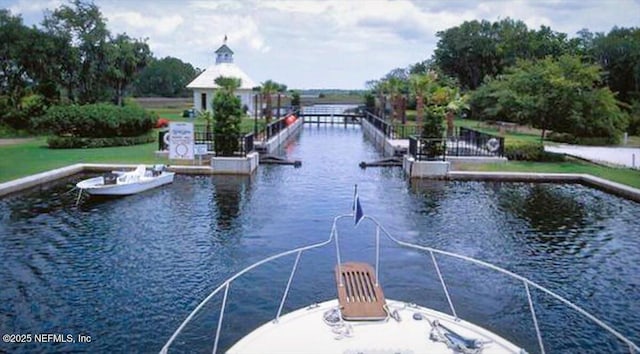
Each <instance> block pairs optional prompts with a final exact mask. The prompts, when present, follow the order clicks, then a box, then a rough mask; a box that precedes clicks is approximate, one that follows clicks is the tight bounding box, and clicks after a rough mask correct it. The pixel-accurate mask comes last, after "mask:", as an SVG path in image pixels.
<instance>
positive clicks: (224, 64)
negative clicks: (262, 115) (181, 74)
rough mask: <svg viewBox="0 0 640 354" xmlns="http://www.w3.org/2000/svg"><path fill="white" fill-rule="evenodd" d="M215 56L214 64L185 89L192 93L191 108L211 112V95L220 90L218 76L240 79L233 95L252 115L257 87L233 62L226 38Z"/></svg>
mask: <svg viewBox="0 0 640 354" xmlns="http://www.w3.org/2000/svg"><path fill="white" fill-rule="evenodd" d="M215 54H216V62H215V64H213V65H211V66H210V67H208V68H207V69H206V70H205V71H203V72H202V73H201V74H200V75H198V76H197V77H196V78H195V79H194V80H193V81H191V82H190V83H189V84H188V85H187V88H188V89H191V90H192V91H193V108H194V109H195V110H196V111H200V112H203V111H212V101H213V95H214V94H215V91H216V90H217V89H219V88H220V87H219V86H218V85H217V84H216V83H215V80H216V79H217V78H218V77H220V76H224V77H234V78H237V79H240V87H239V88H238V89H236V91H235V95H236V96H237V97H238V98H240V101H241V102H242V107H243V108H246V109H247V111H248V112H247V113H249V114H252V113H253V112H254V108H255V107H254V101H253V95H254V92H253V88H254V87H256V86H258V85H257V84H256V83H255V82H254V81H253V80H252V79H251V78H250V77H249V75H247V74H246V73H245V72H244V71H243V70H242V69H240V67H239V66H238V65H236V64H235V63H234V62H233V51H232V50H231V48H229V46H227V38H226V37H225V39H224V43H223V44H222V46H220V48H218V49H217V50H216V51H215Z"/></svg>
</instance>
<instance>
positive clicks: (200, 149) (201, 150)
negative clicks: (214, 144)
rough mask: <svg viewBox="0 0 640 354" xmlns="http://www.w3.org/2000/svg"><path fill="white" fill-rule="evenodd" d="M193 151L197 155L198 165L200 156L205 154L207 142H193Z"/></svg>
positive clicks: (200, 159) (200, 162) (200, 163)
mask: <svg viewBox="0 0 640 354" xmlns="http://www.w3.org/2000/svg"><path fill="white" fill-rule="evenodd" d="M194 151H195V154H196V155H197V156H198V165H202V156H203V155H206V154H207V144H195V145H194Z"/></svg>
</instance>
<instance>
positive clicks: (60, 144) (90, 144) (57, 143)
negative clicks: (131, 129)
mask: <svg viewBox="0 0 640 354" xmlns="http://www.w3.org/2000/svg"><path fill="white" fill-rule="evenodd" d="M154 141H155V137H154V136H153V134H144V135H141V136H124V137H123V136H120V137H113V138H85V137H77V136H52V137H49V139H47V144H48V145H49V147H50V148H52V149H77V148H101V147H110V146H129V145H139V144H146V143H151V142H154Z"/></svg>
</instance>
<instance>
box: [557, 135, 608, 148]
mask: <svg viewBox="0 0 640 354" xmlns="http://www.w3.org/2000/svg"><path fill="white" fill-rule="evenodd" d="M547 140H551V141H555V142H556V143H565V144H577V145H592V146H602V145H612V144H616V143H617V142H618V139H617V138H616V137H576V136H574V135H572V134H567V133H555V132H553V133H550V134H548V135H547Z"/></svg>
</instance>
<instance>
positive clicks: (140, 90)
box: [132, 57, 200, 97]
mask: <svg viewBox="0 0 640 354" xmlns="http://www.w3.org/2000/svg"><path fill="white" fill-rule="evenodd" d="M198 74H200V71H199V70H198V69H195V68H194V67H193V66H192V65H191V64H189V63H185V62H183V61H182V60H180V59H178V58H174V57H165V58H162V59H151V61H150V62H149V65H147V66H146V67H145V68H144V69H143V70H142V71H141V72H140V73H139V74H138V75H137V76H136V79H135V81H134V82H133V84H132V92H133V94H134V95H135V96H161V97H189V96H190V95H191V91H189V90H188V89H187V87H186V86H187V85H188V84H189V82H191V81H192V80H193V79H194V78H195V77H196V76H198Z"/></svg>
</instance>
